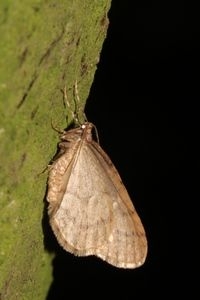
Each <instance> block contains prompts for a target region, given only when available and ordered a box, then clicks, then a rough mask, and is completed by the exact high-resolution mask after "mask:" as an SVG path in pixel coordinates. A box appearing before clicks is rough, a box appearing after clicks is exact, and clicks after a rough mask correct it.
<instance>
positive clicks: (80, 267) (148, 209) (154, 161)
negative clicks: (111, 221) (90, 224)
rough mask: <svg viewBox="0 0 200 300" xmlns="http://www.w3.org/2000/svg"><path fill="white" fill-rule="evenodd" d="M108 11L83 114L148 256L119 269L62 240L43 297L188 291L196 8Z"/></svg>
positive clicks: (132, 4) (128, 6)
mask: <svg viewBox="0 0 200 300" xmlns="http://www.w3.org/2000/svg"><path fill="white" fill-rule="evenodd" d="M109 20H110V25H109V29H108V35H107V39H106V41H105V43H104V47H103V50H102V53H101V59H100V62H99V64H98V70H97V72H96V75H95V80H94V83H93V86H92V89H91V93H90V96H89V99H88V101H87V106H86V115H87V118H88V120H89V121H91V122H93V123H94V124H95V125H96V126H97V128H98V133H99V138H100V144H101V146H102V148H103V149H104V150H105V151H106V152H107V153H108V154H109V156H110V157H111V159H112V161H113V162H114V164H115V165H116V167H117V169H118V171H119V173H120V175H121V177H122V179H123V181H124V184H125V185H126V187H127V189H128V191H129V194H130V196H131V198H132V199H133V202H134V205H135V207H136V209H137V211H138V213H139V215H140V217H141V219H142V221H143V224H144V227H145V229H146V232H147V237H148V242H149V252H148V257H147V261H146V263H145V264H144V266H142V267H141V268H138V269H135V270H121V269H117V268H114V267H112V266H110V265H108V264H106V263H104V262H103V261H101V260H99V259H97V258H94V257H88V258H78V257H74V256H73V255H70V254H68V253H66V252H65V251H64V250H62V249H61V248H60V247H59V246H57V256H56V258H55V259H54V262H53V265H54V274H53V275H54V281H53V284H52V286H51V288H50V290H49V295H48V297H47V299H48V300H51V299H68V298H71V297H73V298H76V297H78V296H79V297H83V298H86V297H87V298H91V299H95V298H102V299H104V298H108V297H113V298H114V297H118V298H121V299H138V298H140V299H141V298H142V297H143V296H144V295H146V296H148V297H152V298H153V297H156V298H159V299H163V298H165V297H166V298H167V297H171V296H172V297H173V296H174V295H175V294H176V295H179V294H184V295H186V293H187V292H188V293H189V295H190V299H192V293H193V292H194V289H193V288H191V289H189V287H188V284H189V281H190V280H191V276H192V275H193V271H192V267H193V266H195V261H196V256H198V253H196V252H197V250H195V249H196V245H195V240H193V238H192V232H193V226H194V225H193V222H194V221H192V220H194V217H193V214H194V202H195V201H196V199H197V198H195V197H194V196H193V187H192V185H193V183H195V181H197V179H195V178H197V177H195V176H194V178H193V175H194V174H195V169H196V168H197V159H196V158H195V152H196V151H197V149H196V146H195V144H198V135H199V134H198V127H199V125H198V118H199V111H198V106H197V104H198V101H199V39H200V35H199V27H200V17H199V9H198V7H195V6H194V3H192V2H190V1H188V3H185V2H184V1H131V0H123V1H113V2H112V7H111V10H110V12H109ZM55 244H56V241H55Z"/></svg>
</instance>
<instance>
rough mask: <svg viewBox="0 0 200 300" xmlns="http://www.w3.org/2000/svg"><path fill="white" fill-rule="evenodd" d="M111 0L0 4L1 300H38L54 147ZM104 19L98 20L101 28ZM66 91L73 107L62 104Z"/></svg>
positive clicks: (44, 270) (85, 80) (92, 65)
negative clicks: (54, 126)
mask: <svg viewBox="0 0 200 300" xmlns="http://www.w3.org/2000/svg"><path fill="white" fill-rule="evenodd" d="M109 5H110V0H99V1H90V0H86V1H82V0H76V1H61V0H59V1H53V0H49V1H43V0H40V1H39V0H38V1H37V0H34V1H33V0H22V1H8V0H2V1H1V2H0V36H1V39H0V114H1V117H0V143H1V147H0V158H1V160H0V299H1V300H3V299H9V300H12V299H15V300H17V299H20V300H22V299H26V300H28V299H37V300H40V299H41V300H44V299H45V295H46V294H47V291H48V288H49V287H50V284H51V281H52V275H51V274H52V270H51V260H52V255H51V254H49V253H48V252H46V251H45V250H44V244H43V238H44V237H43V230H42V225H41V224H42V218H43V210H44V202H43V199H44V196H45V191H46V179H47V178H46V177H47V173H44V174H42V175H40V176H38V174H39V173H41V172H42V171H43V170H44V168H45V167H46V166H47V164H48V162H49V161H50V159H51V158H52V157H53V155H54V154H55V151H56V143H57V141H58V137H57V134H56V133H55V132H54V131H53V130H52V128H51V121H53V123H54V124H56V126H57V127H59V128H65V127H66V126H67V124H66V117H68V121H69V122H70V120H71V118H72V114H71V110H73V106H74V99H73V93H72V90H73V85H74V83H75V81H76V80H77V81H78V89H79V95H80V98H81V103H79V104H78V105H79V106H80V116H79V118H80V119H81V118H83V114H82V110H83V108H84V105H85V101H86V98H87V96H88V94H89V89H90V86H91V83H92V80H93V76H94V72H95V69H96V64H97V62H98V58H99V55H100V51H101V47H102V43H103V40H104V38H105V34H106V29H107V28H106V26H104V24H103V23H102V20H103V19H104V18H105V14H106V13H107V11H108V9H109ZM102 24H103V25H102ZM65 86H66V88H67V95H68V100H69V102H70V104H71V108H70V109H69V108H68V107H65V106H64V105H63V94H62V92H61V90H63V89H64V88H65Z"/></svg>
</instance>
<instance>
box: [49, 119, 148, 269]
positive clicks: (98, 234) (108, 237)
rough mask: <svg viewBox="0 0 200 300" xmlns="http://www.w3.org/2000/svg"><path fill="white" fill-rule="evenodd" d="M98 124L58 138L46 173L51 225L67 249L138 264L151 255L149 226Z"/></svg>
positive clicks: (129, 265) (123, 265)
mask: <svg viewBox="0 0 200 300" xmlns="http://www.w3.org/2000/svg"><path fill="white" fill-rule="evenodd" d="M94 127H95V126H94V125H93V124H92V123H89V122H85V123H84V124H83V125H81V126H80V127H77V128H74V129H70V130H67V131H63V133H62V135H61V137H60V142H59V144H58V148H59V153H58V156H57V158H56V159H55V161H53V163H52V165H51V166H50V170H49V177H48V193H47V201H48V202H49V205H48V214H49V220H50V225H51V227H52V230H53V232H54V234H55V236H56V238H57V240H58V243H59V244H60V245H61V246H62V247H63V248H64V249H65V250H66V251H68V252H70V253H73V254H74V255H78V256H88V255H95V256H97V257H99V258H101V259H102V260H105V261H106V262H108V263H109V264H111V265H113V266H115V267H119V268H136V267H139V266H141V265H142V264H143V263H144V261H145V259H146V255H147V239H146V235H145V230H144V227H143V225H142V223H141V220H140V218H139V216H138V214H137V212H136V210H135V208H134V206H133V203H132V201H131V199H130V197H129V195H128V192H127V190H126V188H125V186H124V185H123V183H122V180H121V178H120V176H119V174H118V172H117V170H116V168H115V167H114V165H113V163H112V162H111V160H110V158H109V157H108V155H107V154H106V153H105V152H104V151H103V149H102V148H101V147H100V145H99V143H98V142H96V141H95V140H94V139H93V136H92V130H93V128H94Z"/></svg>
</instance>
